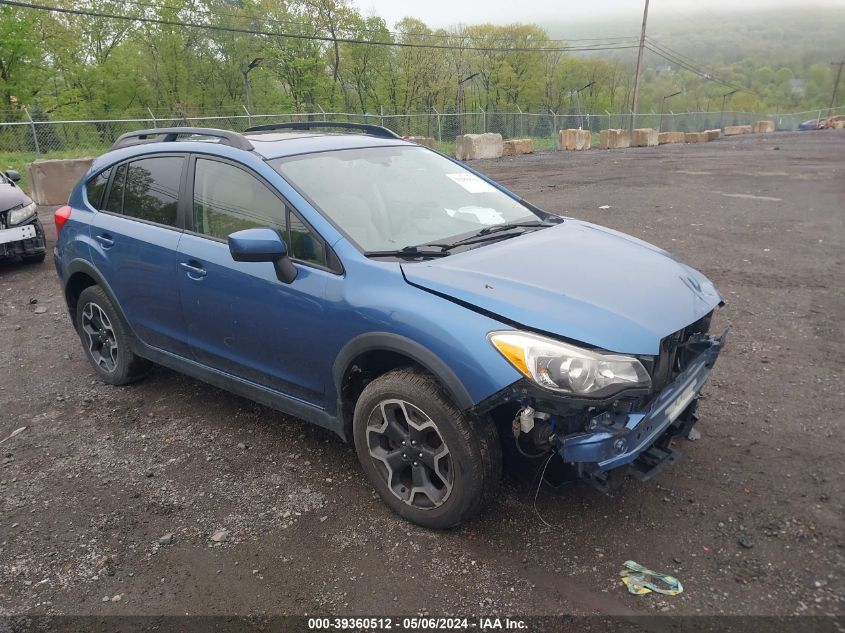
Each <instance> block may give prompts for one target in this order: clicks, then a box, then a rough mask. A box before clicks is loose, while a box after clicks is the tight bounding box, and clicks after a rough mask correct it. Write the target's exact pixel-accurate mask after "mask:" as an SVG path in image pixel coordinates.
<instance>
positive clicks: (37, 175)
mask: <svg viewBox="0 0 845 633" xmlns="http://www.w3.org/2000/svg"><path fill="white" fill-rule="evenodd" d="M93 160H94V159H93V158H73V159H68V160H36V161H33V162H31V163H30V164H29V165H27V166H26V171H27V173H28V174H29V187H30V189H31V190H32V194H31V198H32V199H33V200H34V201H35V202H36V204H40V205H45V206H47V205H54V204H66V203H67V199H68V198H69V197H70V192H71V191H72V190H73V188H74V187H75V186H76V183H78V182H79V179H80V178H82V176H84V175H85V172H87V171H88V168H89V167H91V161H93Z"/></svg>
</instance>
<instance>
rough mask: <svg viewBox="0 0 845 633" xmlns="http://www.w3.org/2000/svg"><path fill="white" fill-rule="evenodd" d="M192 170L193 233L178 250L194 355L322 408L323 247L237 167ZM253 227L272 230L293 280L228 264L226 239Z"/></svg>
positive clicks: (254, 265) (215, 164) (220, 163)
mask: <svg viewBox="0 0 845 633" xmlns="http://www.w3.org/2000/svg"><path fill="white" fill-rule="evenodd" d="M193 164H194V167H193V169H192V170H191V171H192V175H191V176H190V177H189V181H190V183H191V184H192V185H193V198H192V205H191V207H192V209H191V210H192V213H191V217H190V218H189V222H191V224H192V227H193V230H192V231H186V233H185V235H184V237H183V238H182V241H181V243H180V244H179V266H180V270H179V292H180V295H181V298H182V308H183V310H184V316H185V322H186V323H187V324H188V333H189V336H190V341H191V344H192V351H193V353H194V356H195V358H196V359H197V360H198V361H199V362H201V363H203V364H205V365H208V366H211V367H214V368H216V369H220V370H222V371H225V372H226V373H229V374H232V375H235V376H238V377H240V378H244V379H246V380H249V381H250V382H254V383H257V384H260V385H263V386H266V387H269V388H271V389H274V390H276V391H279V392H282V393H285V394H287V395H289V396H291V397H293V398H295V399H298V400H300V401H305V402H308V403H310V404H314V405H317V406H322V405H323V401H324V399H325V397H324V384H323V381H324V377H325V376H326V375H328V373H329V372H328V369H327V367H328V365H327V363H328V362H329V361H328V359H327V358H325V354H320V350H321V339H322V338H323V337H321V335H320V333H321V332H322V331H323V330H324V328H325V320H326V319H325V312H326V298H325V289H326V284H327V281H328V280H329V278H330V277H333V276H336V275H337V273H336V272H332V271H331V270H329V267H328V266H327V264H326V262H327V250H328V249H327V247H326V245H325V243H324V242H323V240H322V239H321V238H320V237H319V236H318V235H317V234H316V232H314V231H313V230H312V229H311V228H310V227H309V226H307V225H306V224H305V223H304V222H303V221H302V220H301V219H300V218H299V217H298V216H297V215H296V214H295V212H293V211H292V210H291V209H290V207H289V206H288V205H286V203H285V201H284V200H283V199H282V198H280V197H279V196H278V195H277V194H276V193H275V191H274V190H273V189H272V188H271V187H270V186H269V185H268V184H267V183H265V182H264V181H263V180H261V179H260V178H258V177H257V176H256V175H255V174H253V173H252V172H250V171H248V170H247V169H246V168H244V167H243V166H241V165H238V164H235V163H232V162H229V161H224V160H218V159H211V158H206V157H197V158H196V159H195V160H194V161H193ZM189 190H190V188H189ZM255 227H270V228H273V229H275V230H277V231H278V232H279V234H280V235H281V236H282V239H284V240H285V242H286V243H287V245H288V252H289V253H291V254H292V259H293V261H294V265H295V266H296V267H297V271H298V273H297V277H296V279H295V280H294V281H293V282H292V283H290V284H285V283H282V282H281V281H279V280H278V279H277V278H276V274H275V270H274V268H273V265H272V264H271V263H269V262H236V261H234V260H233V259H232V256H231V254H230V253H229V247H228V242H227V238H228V236H229V234H230V233H233V232H235V231H238V230H241V229H246V228H255Z"/></svg>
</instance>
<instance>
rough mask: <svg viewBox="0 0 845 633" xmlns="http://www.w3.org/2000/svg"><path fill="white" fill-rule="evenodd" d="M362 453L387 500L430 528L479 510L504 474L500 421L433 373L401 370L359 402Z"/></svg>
mask: <svg viewBox="0 0 845 633" xmlns="http://www.w3.org/2000/svg"><path fill="white" fill-rule="evenodd" d="M353 435H354V438H355V449H356V452H357V454H358V459H359V460H360V462H361V465H362V467H363V469H364V472H365V473H366V475H367V477H368V478H369V480H370V482H371V483H372V484H373V485H374V486H375V488H376V490H377V491H378V493H379V495H380V496H381V498H382V500H383V501H384V502H385V503H386V504H387V505H388V506H389V507H390V508H391V509H392V510H393V511H394V512H396V513H397V514H398V515H399V516H401V517H403V518H404V519H407V520H408V521H411V522H413V523H416V524H418V525H421V526H423V527H428V528H435V529H445V528H452V527H455V526H457V525H459V524H460V523H462V522H464V521H467V520H468V519H470V518H471V517H473V516H475V515H476V514H477V513H478V512H479V511H480V510H481V509H482V508H483V506H484V505H485V503H486V502H488V501H489V499H490V498H491V497H492V496H493V494H494V493H495V490H496V487H497V485H498V483H499V480H500V479H501V474H502V454H501V446H500V444H499V437H498V433H497V432H496V427H495V425H494V424H493V423H492V421H490V420H477V419H475V418H473V417H471V416H467V415H464V414H463V413H462V412H461V411H460V409H458V407H457V406H455V404H454V403H453V402H452V400H451V399H450V398H449V396H448V394H447V393H446V391H445V390H444V389H443V387H442V386H441V385H440V383H438V382H437V380H435V379H434V377H433V376H431V375H430V374H427V373H425V372H423V371H421V370H418V369H413V368H403V369H395V370H393V371H390V372H388V373H386V374H384V375H383V376H380V377H378V378H376V379H375V380H374V381H372V382H371V383H370V384H368V385H367V386H366V388H365V389H364V391H363V392H362V393H361V396H360V398H358V402H357V403H356V405H355V414H354V418H353Z"/></svg>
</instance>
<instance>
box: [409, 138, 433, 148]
mask: <svg viewBox="0 0 845 633" xmlns="http://www.w3.org/2000/svg"><path fill="white" fill-rule="evenodd" d="M408 140H409V141H411V142H412V143H416V144H417V145H425V146H426V147H430V148H431V149H434V139H433V138H432V137H430V136H409V137H408Z"/></svg>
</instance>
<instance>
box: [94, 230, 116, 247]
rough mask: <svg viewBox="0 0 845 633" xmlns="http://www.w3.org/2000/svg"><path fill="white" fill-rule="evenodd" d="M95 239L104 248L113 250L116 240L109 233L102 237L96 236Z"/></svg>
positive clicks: (103, 234) (101, 235)
mask: <svg viewBox="0 0 845 633" xmlns="http://www.w3.org/2000/svg"><path fill="white" fill-rule="evenodd" d="M94 239H95V240H97V241H98V242H99V243H100V244H102V245H103V248H111V247H112V246H114V240H113V239H112V236H111V235H109V234H108V233H101V234H100V235H95V236H94Z"/></svg>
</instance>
